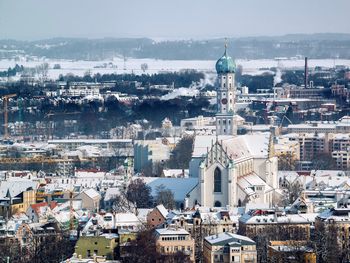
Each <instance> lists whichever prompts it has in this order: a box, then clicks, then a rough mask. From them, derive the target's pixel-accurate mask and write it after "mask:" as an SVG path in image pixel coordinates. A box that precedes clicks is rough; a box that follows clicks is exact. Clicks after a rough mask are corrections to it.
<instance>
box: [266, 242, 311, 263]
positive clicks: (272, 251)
mask: <svg viewBox="0 0 350 263" xmlns="http://www.w3.org/2000/svg"><path fill="white" fill-rule="evenodd" d="M268 260H269V262H276V263H284V262H286V261H288V262H291V263H293V262H295V263H316V252H315V251H314V250H313V248H311V247H308V246H307V242H305V241H294V240H287V241H270V242H269V247H268Z"/></svg>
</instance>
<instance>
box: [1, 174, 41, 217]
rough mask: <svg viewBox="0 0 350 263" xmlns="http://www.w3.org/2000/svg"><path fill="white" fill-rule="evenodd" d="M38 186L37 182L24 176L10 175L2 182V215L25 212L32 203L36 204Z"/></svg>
mask: <svg viewBox="0 0 350 263" xmlns="http://www.w3.org/2000/svg"><path fill="white" fill-rule="evenodd" d="M37 186H38V183H37V182H33V181H31V180H28V179H24V178H14V177H10V178H8V179H7V180H6V181H2V182H0V216H3V217H10V216H12V215H13V214H16V213H21V212H23V213H25V212H26V211H27V209H28V207H29V206H30V205H31V204H35V192H36V189H37Z"/></svg>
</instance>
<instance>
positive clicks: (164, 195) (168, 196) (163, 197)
mask: <svg viewBox="0 0 350 263" xmlns="http://www.w3.org/2000/svg"><path fill="white" fill-rule="evenodd" d="M156 192H157V195H156V203H157V204H158V205H159V204H163V205H164V206H165V207H166V208H168V209H174V208H175V200H174V193H173V192H172V191H171V190H170V189H167V188H165V186H164V185H159V186H157V188H156Z"/></svg>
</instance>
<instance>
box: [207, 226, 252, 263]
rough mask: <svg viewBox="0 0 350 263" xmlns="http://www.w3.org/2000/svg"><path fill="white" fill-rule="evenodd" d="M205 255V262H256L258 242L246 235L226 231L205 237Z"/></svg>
mask: <svg viewBox="0 0 350 263" xmlns="http://www.w3.org/2000/svg"><path fill="white" fill-rule="evenodd" d="M203 256H204V262H205V263H212V262H213V263H216V262H224V263H231V262H241V263H256V262H257V251H256V244H255V242H254V241H253V240H252V239H250V238H248V237H246V236H241V235H237V234H232V233H227V232H224V233H221V234H217V235H212V236H208V237H206V238H205V239H204V244H203Z"/></svg>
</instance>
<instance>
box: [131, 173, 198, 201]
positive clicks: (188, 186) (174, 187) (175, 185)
mask: <svg viewBox="0 0 350 263" xmlns="http://www.w3.org/2000/svg"><path fill="white" fill-rule="evenodd" d="M137 178H141V179H143V180H144V182H145V183H146V184H147V185H148V186H149V187H151V189H152V192H151V195H152V196H153V197H155V196H156V195H157V187H158V186H161V185H163V186H165V188H166V189H169V190H170V191H172V192H173V193H174V199H175V201H177V202H183V200H184V199H185V197H186V195H187V194H188V193H190V192H191V190H193V189H194V188H195V187H196V185H197V184H198V178H162V177H135V178H134V179H137Z"/></svg>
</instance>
